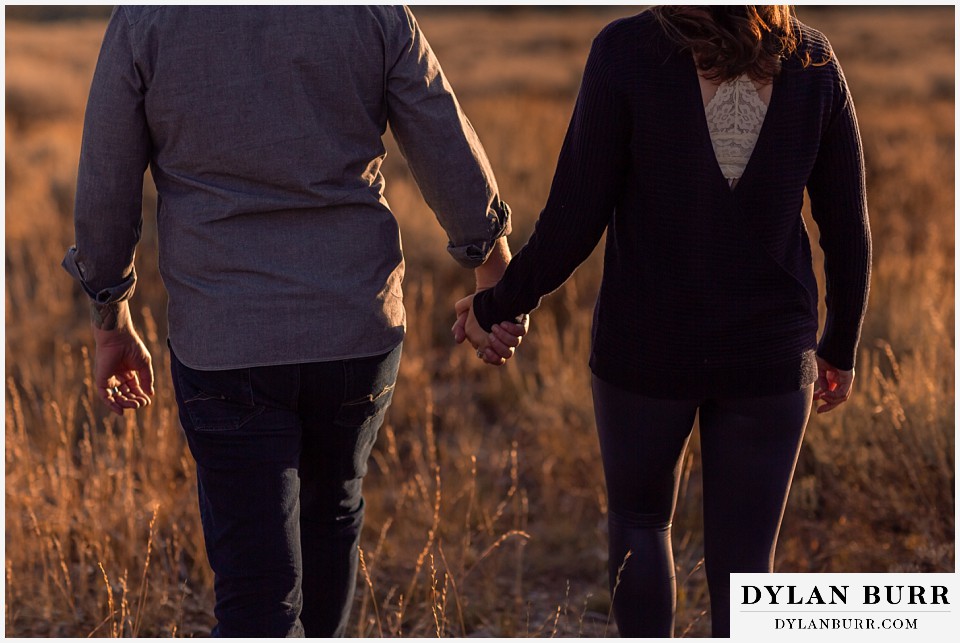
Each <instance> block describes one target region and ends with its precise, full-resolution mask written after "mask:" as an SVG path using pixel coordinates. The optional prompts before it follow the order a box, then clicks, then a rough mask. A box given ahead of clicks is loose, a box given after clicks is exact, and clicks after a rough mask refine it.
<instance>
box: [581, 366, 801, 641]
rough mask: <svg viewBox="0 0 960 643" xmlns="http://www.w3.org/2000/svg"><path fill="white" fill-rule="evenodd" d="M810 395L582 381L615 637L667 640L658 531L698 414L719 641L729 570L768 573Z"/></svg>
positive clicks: (668, 614)
mask: <svg viewBox="0 0 960 643" xmlns="http://www.w3.org/2000/svg"><path fill="white" fill-rule="evenodd" d="M812 396H813V386H812V385H811V386H808V387H806V388H804V389H803V390H800V391H795V392H791V393H786V394H782V395H771V396H764V397H756V398H737V399H707V400H662V399H655V398H649V397H644V396H642V395H638V394H636V393H631V392H628V391H624V390H621V389H619V388H617V387H615V386H613V385H611V384H608V383H606V382H604V381H602V380H600V379H598V378H596V377H594V378H593V399H594V409H595V412H596V418H597V428H598V431H599V434H600V451H601V454H602V456H603V469H604V475H605V477H606V482H607V495H608V499H609V512H608V522H609V529H610V563H609V567H610V587H611V591H613V588H614V586H615V585H616V594H615V597H614V605H613V611H614V616H615V618H616V621H617V627H618V628H619V630H620V635H621V636H624V637H627V636H629V637H669V636H673V621H674V611H675V608H676V576H675V571H674V564H673V549H672V545H671V543H670V525H671V521H672V519H673V511H674V508H675V506H676V501H677V488H678V482H679V478H680V470H681V465H682V462H683V453H684V450H685V448H686V445H687V441H688V439H689V437H690V432H691V430H692V428H693V421H694V417H695V416H696V414H697V410H698V409H699V411H700V450H701V458H702V467H703V529H704V559H705V565H706V571H707V585H708V588H709V590H710V612H711V622H712V629H713V636H715V637H728V636H730V587H729V583H730V573H731V572H770V571H773V555H774V549H775V548H776V543H777V532H778V531H779V530H780V521H781V519H782V517H783V510H784V506H785V505H786V501H787V495H788V493H789V490H790V480H791V478H792V477H793V470H794V466H795V465H796V462H797V454H798V453H799V451H800V442H801V440H802V439H803V430H804V427H805V426H806V424H807V419H808V418H809V417H810V405H811V401H812ZM628 551H629V552H630V557H629V558H628V559H626V562H625V558H626V556H627V552H628ZM618 573H619V576H620V580H619V584H617V580H616V579H617V575H618Z"/></svg>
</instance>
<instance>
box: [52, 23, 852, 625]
mask: <svg viewBox="0 0 960 643" xmlns="http://www.w3.org/2000/svg"><path fill="white" fill-rule="evenodd" d="M388 125H389V127H390V128H391V130H392V132H393V134H394V137H395V138H396V140H397V142H398V144H399V146H400V149H401V151H402V152H403V155H404V157H405V158H406V160H407V162H408V164H409V166H410V169H411V171H412V173H413V175H414V178H415V179H416V181H417V184H418V186H419V187H420V189H421V192H422V193H423V196H424V198H425V200H426V202H427V204H428V205H429V206H430V207H431V209H432V210H433V211H434V212H435V213H436V215H437V219H438V221H439V223H440V224H441V225H442V227H443V228H444V230H445V232H446V233H447V236H448V238H449V240H450V244H449V247H448V250H449V252H450V253H451V255H452V256H453V257H454V259H456V260H457V261H458V262H459V263H461V264H462V265H463V266H465V267H468V268H473V269H475V270H476V276H477V285H478V291H477V292H476V293H475V294H473V295H470V296H469V297H466V298H464V299H462V300H460V301H459V302H457V304H456V311H455V312H456V323H455V324H454V326H453V334H454V339H455V340H456V341H457V342H464V341H467V342H469V343H470V344H471V345H472V346H473V347H474V349H475V350H476V351H477V355H478V357H480V358H482V359H483V360H484V361H486V362H489V363H491V364H502V363H504V362H505V361H506V359H508V358H509V357H510V356H511V355H512V354H513V351H514V350H515V349H516V348H517V346H519V344H520V342H521V340H522V338H523V336H524V334H525V333H526V332H527V314H528V313H530V312H531V311H533V310H534V309H535V308H536V307H537V306H538V305H539V302H540V300H541V298H542V297H544V296H545V295H547V294H549V293H550V292H552V291H554V290H556V289H557V288H559V287H560V286H561V285H562V284H563V283H564V281H565V280H566V279H567V278H568V277H569V276H570V275H571V274H572V273H573V271H574V270H575V269H576V268H577V266H578V265H579V264H580V263H581V262H582V261H584V260H585V259H586V258H587V257H588V256H589V255H590V254H591V252H592V251H593V249H594V248H595V246H596V245H597V244H598V243H599V241H600V239H601V237H602V236H603V235H604V233H606V247H605V254H604V265H603V278H602V283H601V287H600V292H599V294H598V297H597V303H596V308H595V314H594V324H593V337H592V339H593V341H592V350H591V356H590V368H591V370H592V373H593V399H594V407H595V412H596V423H597V429H598V435H599V443H600V452H601V455H602V458H603V467H604V475H605V478H606V488H607V493H608V497H609V502H608V506H609V510H608V524H609V546H610V549H609V566H610V577H611V583H613V582H614V581H615V579H616V578H617V574H618V572H619V574H620V578H619V585H618V588H617V591H616V594H615V602H614V606H613V608H614V615H615V618H616V621H617V625H618V628H619V631H620V633H621V635H622V636H664V637H665V636H671V635H672V630H673V620H674V606H675V601H676V598H675V592H676V585H675V570H674V564H673V558H672V548H671V519H672V515H673V510H674V506H675V502H676V495H677V483H678V476H679V473H680V468H681V466H680V463H681V462H682V459H683V458H682V456H683V453H684V450H685V448H686V444H687V441H688V438H689V436H690V433H691V429H692V426H693V424H694V419H695V417H696V416H697V415H699V426H700V439H701V448H702V457H703V487H704V489H703V503H704V507H703V511H704V543H705V552H704V555H705V564H706V570H707V578H708V584H709V589H710V597H711V612H712V627H713V634H714V636H728V635H729V588H728V584H729V574H730V573H731V572H766V571H771V570H772V565H773V556H774V549H775V546H776V540H777V534H778V531H779V528H780V521H781V518H782V516H783V511H784V507H785V503H786V500H787V496H788V492H789V488H790V483H791V479H792V476H793V470H794V466H795V464H796V460H797V455H798V453H799V449H800V444H801V440H802V437H803V432H804V427H805V426H806V423H807V420H808V418H809V415H810V411H811V408H812V407H816V410H817V411H818V412H827V411H831V410H833V409H834V408H836V407H837V406H839V405H840V404H842V403H843V402H844V401H845V400H846V399H847V398H848V396H849V395H850V391H851V386H852V382H853V376H854V361H855V356H856V351H857V343H858V340H859V334H860V327H861V324H862V320H863V315H864V312H865V308H866V300H867V292H868V285H869V275H870V230H869V224H868V219H867V208H866V192H865V185H864V171H863V157H862V150H861V145H860V137H859V132H858V128H857V122H856V115H855V111H854V106H853V101H852V99H851V96H850V92H849V90H848V87H847V84H846V80H845V78H844V75H843V72H842V70H841V68H840V66H839V64H838V62H837V60H836V56H835V55H834V53H833V51H832V49H831V47H830V45H829V42H828V41H827V39H826V38H825V37H824V36H823V35H822V34H821V33H819V32H818V31H816V30H814V29H812V28H810V27H808V26H806V25H804V24H803V23H801V22H799V21H797V20H796V18H795V17H793V16H792V15H791V12H790V10H789V8H788V7H786V6H781V5H773V6H759V5H757V6H753V5H743V6H704V7H686V6H664V7H652V8H650V9H647V10H645V11H643V12H641V13H640V14H638V15H636V16H633V17H629V18H625V19H621V20H617V21H615V22H613V23H611V24H610V25H608V26H607V27H606V28H604V29H603V30H602V31H601V32H600V33H599V34H598V35H597V36H596V38H595V39H594V41H593V45H592V48H591V51H590V54H589V57H588V59H587V62H586V67H585V70H584V73H583V79H582V83H581V87H580V92H579V95H578V98H577V102H576V106H575V108H574V110H573V115H572V119H571V121H570V125H569V128H568V130H567V133H566V137H565V139H564V141H563V146H562V149H561V152H560V156H559V159H558V161H557V166H556V171H555V174H554V178H553V183H552V186H551V189H550V194H549V197H548V199H547V202H546V205H545V207H544V209H543V211H542V212H541V214H540V217H539V219H538V221H537V224H536V228H535V230H534V232H533V234H532V235H531V237H530V238H529V239H528V240H526V243H525V245H524V246H523V248H522V250H520V251H519V252H518V253H517V254H516V256H514V257H511V255H510V249H509V246H508V244H507V241H506V235H507V234H508V233H509V232H510V211H509V208H508V207H507V205H506V204H505V203H504V202H503V201H502V200H501V199H500V195H499V192H498V188H497V184H496V181H495V179H494V175H493V172H492V170H491V168H490V166H489V163H488V161H487V157H486V154H485V153H484V150H483V147H482V146H481V144H480V141H479V139H478V137H477V134H476V133H475V132H474V130H473V127H472V126H471V125H470V122H469V121H468V120H467V118H466V116H465V115H464V114H463V112H462V110H461V109H460V106H459V104H458V102H457V100H456V97H455V95H454V93H453V90H452V88H451V87H450V85H449V83H448V82H447V80H446V78H445V77H444V75H443V73H442V71H441V68H440V65H439V63H438V62H437V59H436V57H435V56H434V54H433V52H432V51H431V49H430V46H429V44H428V43H427V40H426V39H425V37H424V35H423V33H422V31H421V30H420V28H419V26H418V25H417V22H416V20H415V18H414V16H413V14H412V13H411V12H410V10H409V9H407V8H405V7H395V6H371V7H362V6H322V7H320V6H315V7H311V6H290V7H272V6H270V7H186V6H164V7H148V6H121V7H118V8H117V9H116V10H115V11H114V14H113V16H112V18H111V20H110V23H109V26H108V28H107V32H106V34H105V37H104V41H103V45H102V48H101V53H100V58H99V60H98V63H97V68H96V72H95V75H94V79H93V84H92V87H91V92H90V97H89V102H88V106H87V111H86V117H85V123H84V135H83V145H82V150H81V158H80V166H79V172H78V187H77V198H76V211H75V224H76V245H75V246H73V247H71V248H70V249H69V251H68V253H67V256H66V258H65V259H64V267H65V268H66V269H67V270H68V271H69V272H70V273H71V274H72V275H73V276H74V277H75V278H76V279H77V280H78V281H79V282H80V284H81V285H82V287H83V289H84V291H85V292H86V293H87V295H89V297H90V298H91V301H92V309H93V327H94V328H93V330H94V334H95V339H96V342H97V351H96V367H95V378H96V385H97V387H98V390H99V393H100V395H101V397H102V398H103V400H104V401H105V403H106V404H107V405H109V406H110V408H111V409H112V410H113V411H115V412H117V413H121V414H122V413H123V411H124V410H125V409H135V408H139V407H141V406H143V405H144V404H148V403H149V402H150V399H151V397H152V395H153V372H152V367H151V359H150V355H149V353H148V352H147V350H146V348H145V347H144V345H143V343H142V341H140V339H139V336H138V335H137V332H136V330H135V329H134V326H133V323H132V321H131V317H130V312H129V307H128V303H127V302H128V300H129V298H130V296H131V295H132V294H133V290H134V286H135V283H136V273H135V271H134V255H135V249H136V245H137V243H138V241H139V238H140V229H141V221H142V215H141V207H142V202H141V192H142V185H143V175H144V172H145V170H146V169H147V167H149V168H150V170H151V173H152V176H153V180H154V182H155V184H156V186H157V192H158V195H159V198H158V214H157V224H158V232H159V244H160V270H161V274H162V276H163V280H164V285H165V287H166V289H167V292H168V294H169V308H168V321H169V339H168V344H169V348H170V351H171V362H172V371H173V372H172V381H173V384H174V387H175V391H176V397H177V403H178V407H179V411H180V421H181V424H182V426H183V429H184V433H185V435H186V438H187V441H188V444H189V447H190V450H191V453H192V454H193V457H194V459H195V460H196V464H197V480H198V494H199V503H200V512H201V518H202V523H203V529H204V538H205V544H206V548H207V553H208V558H209V561H210V564H211V567H212V568H213V571H214V573H215V590H216V607H215V610H214V611H215V615H216V618H217V621H218V623H217V625H216V627H215V628H214V631H213V634H214V635H219V636H303V635H307V636H316V637H321V636H322V637H327V636H339V635H343V633H344V631H345V628H346V624H347V619H348V616H349V612H350V605H351V602H352V597H353V592H354V586H355V581H356V571H357V544H358V541H359V536H360V528H361V525H362V520H363V511H364V507H363V497H362V493H361V482H362V478H363V476H364V474H365V473H366V469H367V458H368V456H369V453H370V449H371V448H372V446H373V444H374V441H375V439H376V435H377V431H378V429H379V427H380V425H381V423H382V420H383V417H384V413H385V411H386V409H387V407H388V406H389V404H390V401H391V399H392V396H393V392H394V383H395V381H396V375H397V368H398V365H399V360H400V352H401V346H402V340H403V335H404V327H405V316H404V310H403V303H402V292H401V280H402V277H403V257H402V254H401V250H400V239H399V230H398V225H397V222H396V220H395V219H394V217H393V215H392V214H391V212H390V209H389V206H388V204H387V202H386V200H385V198H384V197H383V185H384V180H383V176H382V175H381V173H380V165H381V162H382V160H383V157H384V154H385V152H384V148H383V143H382V136H383V135H384V133H385V131H386V127H387V126H388ZM805 191H806V193H807V194H808V195H809V200H810V205H811V212H812V215H813V217H814V219H815V220H816V222H817V224H818V228H819V232H820V238H819V242H820V245H821V247H822V248H823V252H824V256H825V268H826V270H825V273H826V284H825V285H826V318H825V319H826V322H825V324H824V326H823V328H822V329H820V328H819V323H818V322H819V318H818V303H819V295H818V289H817V281H816V279H815V276H814V271H813V268H812V260H811V250H810V243H809V240H808V236H807V233H806V228H805V226H804V222H803V218H802V216H801V208H802V206H803V202H804V192H805ZM818 335H819V336H818ZM401 394H402V393H401ZM628 552H629V554H630V555H629V559H628V556H627V554H628ZM624 561H626V562H624ZM621 566H622V569H621Z"/></svg>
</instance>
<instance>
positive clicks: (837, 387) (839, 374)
mask: <svg viewBox="0 0 960 643" xmlns="http://www.w3.org/2000/svg"><path fill="white" fill-rule="evenodd" d="M817 372H818V374H819V376H818V377H817V390H816V391H814V393H813V400H814V401H815V402H816V401H821V402H823V404H821V405H820V406H818V407H817V413H827V412H828V411H832V410H833V409H835V408H837V407H838V406H840V405H841V404H843V403H844V402H846V401H847V400H848V399H850V392H851V389H852V388H853V377H854V372H853V370H852V369H851V370H849V371H842V370H840V369H839V368H835V367H833V366H831V365H830V364H829V363H828V362H827V361H826V360H825V359H823V358H821V357H817Z"/></svg>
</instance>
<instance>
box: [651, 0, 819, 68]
mask: <svg viewBox="0 0 960 643" xmlns="http://www.w3.org/2000/svg"><path fill="white" fill-rule="evenodd" d="M650 11H651V12H652V13H653V15H654V16H656V18H657V20H658V21H659V23H660V25H661V26H662V27H663V30H664V32H666V34H667V37H669V38H670V39H671V40H673V41H674V42H676V43H677V44H678V45H680V46H681V48H683V49H685V50H689V51H691V52H692V53H693V56H694V58H695V60H696V64H697V67H698V68H699V69H700V70H701V71H702V72H704V73H703V76H704V78H706V79H708V80H712V81H726V80H731V79H734V78H737V77H738V76H741V75H742V74H747V75H748V76H750V78H752V79H753V80H754V81H756V82H759V83H767V82H770V81H772V80H773V78H774V77H775V76H776V75H777V74H779V73H780V64H781V61H782V60H783V59H784V58H787V57H789V56H790V55H791V54H793V53H794V52H795V51H797V43H798V42H799V34H798V33H797V30H796V29H795V28H794V25H793V21H792V20H791V11H790V6H789V5H735V6H717V5H706V6H676V5H663V6H657V7H652V8H651V9H650ZM803 64H804V66H806V65H808V64H810V61H809V56H807V57H806V58H805V59H804V60H803Z"/></svg>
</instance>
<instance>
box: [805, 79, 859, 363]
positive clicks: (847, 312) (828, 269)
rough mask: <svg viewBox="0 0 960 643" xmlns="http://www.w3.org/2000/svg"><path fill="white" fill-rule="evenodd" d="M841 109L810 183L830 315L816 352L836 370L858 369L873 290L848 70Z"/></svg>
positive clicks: (841, 88) (825, 137)
mask: <svg viewBox="0 0 960 643" xmlns="http://www.w3.org/2000/svg"><path fill="white" fill-rule="evenodd" d="M836 73H837V75H838V78H839V91H838V101H837V103H838V104H837V106H836V108H835V109H834V111H833V113H832V116H831V119H830V122H829V123H828V125H827V127H826V129H825V131H824V134H823V137H822V140H821V142H820V149H819V151H818V153H817V161H816V164H815V165H814V168H813V171H812V173H811V175H810V178H809V180H808V182H807V193H808V195H809V197H810V211H811V214H812V215H813V218H814V220H815V221H816V222H817V226H818V227H819V229H820V247H821V248H823V256H824V272H825V276H826V306H827V316H826V322H825V324H824V328H823V332H822V334H821V336H820V342H819V347H818V349H817V354H818V355H819V356H820V357H822V358H823V359H825V360H826V361H827V362H829V363H830V364H831V365H832V366H834V367H836V368H839V369H842V370H850V369H852V368H853V367H854V362H855V361H856V354H857V344H858V343H859V340H860V329H861V326H862V323H863V316H864V313H865V312H866V307H867V296H868V293H869V287H870V263H871V252H872V247H871V238H870V223H869V220H868V217H867V193H866V185H865V179H864V165H863V148H862V146H861V142H860V131H859V129H858V126H857V116H856V111H855V110H854V106H853V99H852V97H851V96H850V92H849V89H848V88H847V84H846V81H845V79H844V77H843V72H842V71H841V70H840V67H839V65H837V66H836Z"/></svg>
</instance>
